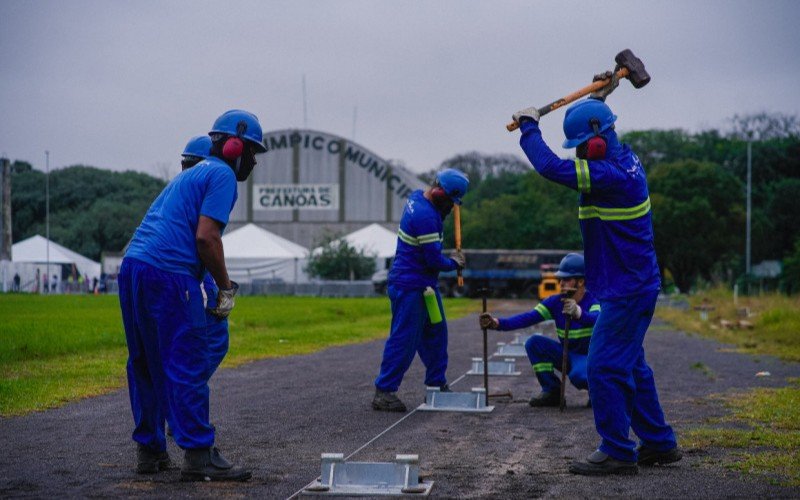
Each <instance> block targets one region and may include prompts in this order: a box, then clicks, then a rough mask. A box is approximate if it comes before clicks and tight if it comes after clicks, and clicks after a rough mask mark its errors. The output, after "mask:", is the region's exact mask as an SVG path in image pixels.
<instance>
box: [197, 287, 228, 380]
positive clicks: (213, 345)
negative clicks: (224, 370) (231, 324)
mask: <svg viewBox="0 0 800 500" xmlns="http://www.w3.org/2000/svg"><path fill="white" fill-rule="evenodd" d="M203 288H204V289H205V293H206V297H207V301H206V329H207V334H208V355H209V373H208V377H207V378H206V380H209V379H211V376H212V375H214V372H215V371H216V370H217V368H218V367H219V365H220V363H222V360H223V359H224V358H225V355H226V354H228V342H229V335H228V318H224V319H220V318H218V317H216V316H214V315H213V314H211V313H209V312H208V311H209V310H210V309H214V308H215V307H217V297H218V295H219V288H218V287H217V284H216V283H215V282H214V279H213V278H212V277H211V276H210V275H208V274H207V275H206V276H205V278H204V279H203Z"/></svg>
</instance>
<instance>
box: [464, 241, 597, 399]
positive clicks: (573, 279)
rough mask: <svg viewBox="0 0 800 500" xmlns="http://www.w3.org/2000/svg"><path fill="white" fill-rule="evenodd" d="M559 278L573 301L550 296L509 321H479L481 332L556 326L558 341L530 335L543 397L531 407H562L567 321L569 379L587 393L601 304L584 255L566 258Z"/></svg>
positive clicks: (528, 343)
mask: <svg viewBox="0 0 800 500" xmlns="http://www.w3.org/2000/svg"><path fill="white" fill-rule="evenodd" d="M556 278H558V280H559V285H560V286H561V290H562V291H566V290H572V291H573V292H574V294H573V295H572V297H569V298H567V297H563V296H561V295H551V296H549V297H547V298H546V299H544V300H543V301H542V302H540V303H539V304H537V305H536V307H534V308H533V310H532V311H528V312H525V313H522V314H518V315H516V316H511V317H509V318H495V317H494V316H492V315H491V313H488V312H485V313H483V314H481V315H480V316H479V318H478V321H479V323H480V326H481V328H486V329H489V330H500V331H504V332H506V331H512V330H518V329H520V328H525V327H528V326H531V325H535V324H537V323H541V322H542V321H548V320H553V321H554V322H555V324H556V333H557V334H558V339H559V340H558V341H556V340H553V339H551V338H548V337H545V336H544V335H531V337H530V338H528V340H527V341H526V342H525V351H526V352H527V353H528V360H530V362H531V367H532V368H533V371H534V373H535V374H536V378H537V380H539V385H541V387H542V391H541V393H539V395H537V396H533V397H532V398H531V399H530V401H529V402H528V404H530V405H531V406H534V407H538V406H559V402H560V401H559V400H560V397H561V380H559V378H558V377H557V376H556V375H555V373H554V371H555V370H559V371H560V370H561V363H562V356H563V352H564V351H563V348H564V346H563V344H564V334H565V327H566V320H567V317H570V318H571V322H570V329H569V354H568V367H567V369H568V370H569V371H568V372H567V376H568V377H569V381H570V382H572V385H574V386H575V387H577V388H578V389H588V388H589V385H588V382H587V378H586V356H587V354H588V352H589V340H590V339H591V337H592V328H593V327H594V324H595V322H596V321H597V316H598V315H599V313H600V304H598V303H597V300H596V299H595V298H594V296H593V295H592V294H591V293H589V292H588V291H587V290H586V287H585V279H584V263H583V255H581V254H579V253H570V254H567V255H566V256H565V257H564V258H563V259H561V263H560V264H559V266H558V271H557V272H556Z"/></svg>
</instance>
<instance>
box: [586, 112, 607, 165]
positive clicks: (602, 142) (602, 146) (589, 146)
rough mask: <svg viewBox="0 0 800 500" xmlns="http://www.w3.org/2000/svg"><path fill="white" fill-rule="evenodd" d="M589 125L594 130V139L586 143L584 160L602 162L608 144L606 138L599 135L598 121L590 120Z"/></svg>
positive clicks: (595, 119)
mask: <svg viewBox="0 0 800 500" xmlns="http://www.w3.org/2000/svg"><path fill="white" fill-rule="evenodd" d="M589 123H590V124H591V125H592V128H593V129H594V137H591V138H590V139H589V140H588V141H586V159H587V160H602V159H604V158H605V157H606V147H607V146H608V143H607V142H606V138H605V137H603V136H602V135H600V120H598V119H597V118H592V119H591V120H589Z"/></svg>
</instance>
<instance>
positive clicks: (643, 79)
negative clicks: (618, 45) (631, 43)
mask: <svg viewBox="0 0 800 500" xmlns="http://www.w3.org/2000/svg"><path fill="white" fill-rule="evenodd" d="M614 61H616V63H617V64H618V65H619V66H621V67H623V68H626V69H627V70H628V77H627V78H628V80H630V81H631V83H632V84H633V88H636V89H640V88H642V87H644V86H645V85H647V84H648V83H650V75H649V74H647V70H646V69H644V63H643V62H642V60H641V59H639V58H638V57H636V56H635V55H633V52H631V49H625V50H623V51H622V52H620V53H619V54H617V57H615V58H614Z"/></svg>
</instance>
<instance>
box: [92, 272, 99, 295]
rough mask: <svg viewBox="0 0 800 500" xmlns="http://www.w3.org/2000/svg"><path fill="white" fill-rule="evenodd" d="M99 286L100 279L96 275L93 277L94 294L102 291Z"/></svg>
mask: <svg viewBox="0 0 800 500" xmlns="http://www.w3.org/2000/svg"><path fill="white" fill-rule="evenodd" d="M97 287H98V280H97V276H95V277H94V278H92V293H94V294H97V293H100V290H99V289H98V288H97Z"/></svg>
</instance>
